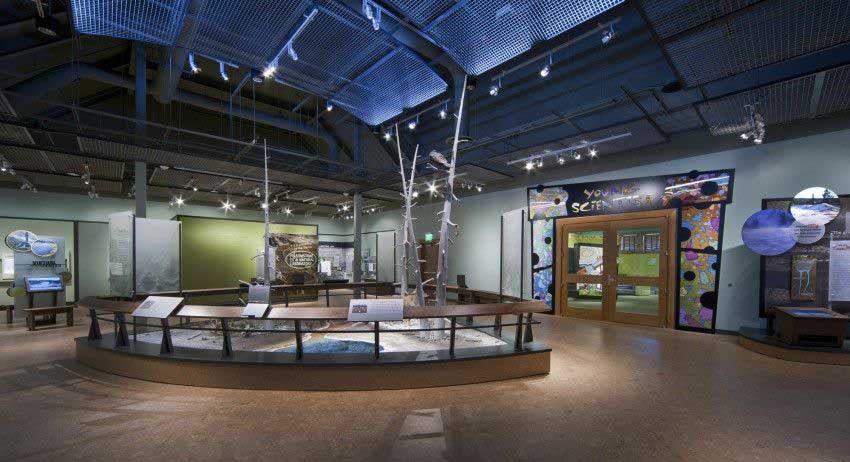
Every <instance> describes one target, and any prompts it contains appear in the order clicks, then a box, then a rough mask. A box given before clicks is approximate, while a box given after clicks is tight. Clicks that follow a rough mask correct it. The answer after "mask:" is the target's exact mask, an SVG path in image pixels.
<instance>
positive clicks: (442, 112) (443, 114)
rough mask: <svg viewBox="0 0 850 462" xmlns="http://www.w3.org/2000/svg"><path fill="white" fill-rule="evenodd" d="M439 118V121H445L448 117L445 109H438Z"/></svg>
mask: <svg viewBox="0 0 850 462" xmlns="http://www.w3.org/2000/svg"><path fill="white" fill-rule="evenodd" d="M439 116H440V120H446V117H448V113H447V112H446V108H440V112H439Z"/></svg>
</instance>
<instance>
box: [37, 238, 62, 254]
mask: <svg viewBox="0 0 850 462" xmlns="http://www.w3.org/2000/svg"><path fill="white" fill-rule="evenodd" d="M58 250H59V246H58V245H57V244H56V243H55V242H53V241H50V240H47V239H38V240H36V241H35V242H33V243H32V254H33V255H35V256H36V257H41V258H47V257H52V256H54V255H56V252H57V251H58Z"/></svg>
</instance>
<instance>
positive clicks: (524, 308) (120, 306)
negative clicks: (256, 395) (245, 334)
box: [77, 297, 549, 321]
mask: <svg viewBox="0 0 850 462" xmlns="http://www.w3.org/2000/svg"><path fill="white" fill-rule="evenodd" d="M140 304H141V302H126V301H111V300H104V299H99V298H96V297H86V298H83V299H82V300H80V301H79V302H77V306H80V307H82V308H85V309H88V310H97V311H105V312H112V313H125V314H131V313H132V312H133V311H134V310H135V309H136V308H137V307H138V306H139V305H140ZM243 309H244V307H243V306H235V305H231V306H226V305H225V306H208V305H184V306H182V307H181V308H179V309H178V310H176V311H175V313H174V314H173V316H175V317H183V318H203V319H240V320H241V319H246V318H243V317H242V310H243ZM547 311H549V305H547V304H546V303H544V302H542V301H540V300H529V301H522V302H513V303H485V304H477V305H448V306H440V307H438V306H426V307H419V306H405V307H404V319H423V318H451V317H463V316H494V315H519V314H526V313H544V312H547ZM347 318H348V307H304V308H281V307H272V308H271V309H270V310H269V312H268V314H267V315H266V316H265V317H262V318H254V319H266V320H276V321H284V320H302V321H304V320H314V321H339V320H345V319H347Z"/></svg>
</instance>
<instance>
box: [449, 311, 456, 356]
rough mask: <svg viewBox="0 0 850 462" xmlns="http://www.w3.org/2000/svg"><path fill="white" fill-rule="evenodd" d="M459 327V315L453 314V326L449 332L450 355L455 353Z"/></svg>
mask: <svg viewBox="0 0 850 462" xmlns="http://www.w3.org/2000/svg"><path fill="white" fill-rule="evenodd" d="M456 327H457V317H455V316H452V328H451V331H450V334H449V356H454V355H455V329H456Z"/></svg>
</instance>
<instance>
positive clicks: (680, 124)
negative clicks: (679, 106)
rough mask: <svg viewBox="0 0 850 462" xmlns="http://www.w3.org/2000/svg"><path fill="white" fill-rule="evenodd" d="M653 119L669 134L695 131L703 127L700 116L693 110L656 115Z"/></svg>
mask: <svg viewBox="0 0 850 462" xmlns="http://www.w3.org/2000/svg"><path fill="white" fill-rule="evenodd" d="M653 118H654V119H655V122H657V123H658V126H659V127H661V129H662V130H664V131H665V132H666V133H668V134H670V133H678V132H683V131H687V130H693V129H696V128H699V127H701V126H702V121H701V120H700V118H699V115H697V112H696V111H695V110H693V109H691V108H686V109H683V110H681V111H676V112H670V113H669V114H666V113H661V114H655V115H654V116H653Z"/></svg>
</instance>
